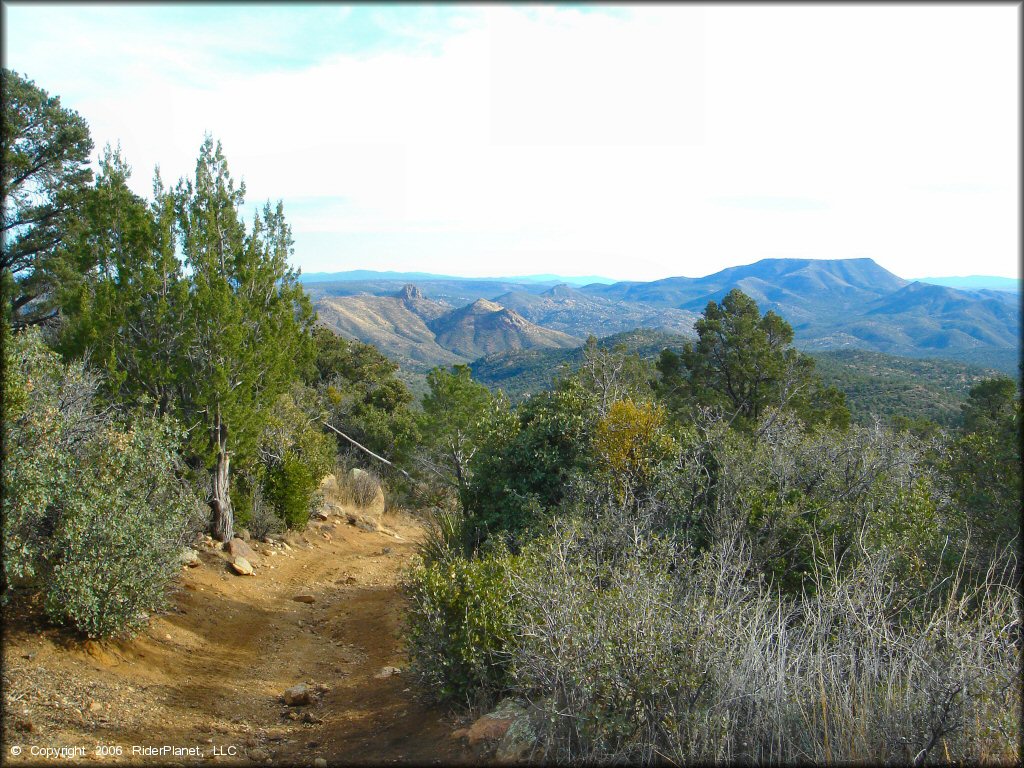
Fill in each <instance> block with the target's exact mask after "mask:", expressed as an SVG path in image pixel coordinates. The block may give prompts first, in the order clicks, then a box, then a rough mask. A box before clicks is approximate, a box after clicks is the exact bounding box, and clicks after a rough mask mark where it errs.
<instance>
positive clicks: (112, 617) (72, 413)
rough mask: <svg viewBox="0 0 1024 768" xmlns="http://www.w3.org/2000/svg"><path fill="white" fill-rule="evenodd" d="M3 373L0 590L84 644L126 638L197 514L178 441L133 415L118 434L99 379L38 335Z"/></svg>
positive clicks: (166, 427) (21, 342) (158, 423)
mask: <svg viewBox="0 0 1024 768" xmlns="http://www.w3.org/2000/svg"><path fill="white" fill-rule="evenodd" d="M4 363H5V373H6V374H7V375H6V377H5V382H4V396H5V406H6V409H5V412H4V428H5V430H6V437H7V441H6V443H5V455H4V457H3V458H4V461H3V468H4V472H3V480H4V519H3V524H4V525H3V527H4V580H5V587H13V586H21V587H25V588H28V589H36V590H39V591H40V592H41V593H42V594H43V597H44V605H45V608H46V611H47V613H48V614H49V616H50V617H51V618H52V619H53V620H54V621H56V622H58V623H62V624H66V625H68V626H71V627H73V628H75V629H77V630H79V631H81V632H83V633H85V634H87V635H89V636H92V637H101V636H107V635H115V634H126V633H130V632H131V631H132V630H134V629H136V628H137V627H138V626H139V624H140V623H141V622H142V621H143V620H144V619H145V614H146V613H148V612H151V611H154V610H157V609H158V608H159V607H160V606H161V605H162V604H163V601H164V597H165V592H166V587H167V585H168V583H169V581H170V579H171V578H172V577H173V576H174V574H175V573H176V572H177V570H178V568H179V561H178V555H179V553H180V549H181V546H182V544H183V543H184V540H185V538H186V537H187V535H188V533H189V532H190V531H191V529H192V527H193V525H194V523H195V517H196V515H198V514H200V505H199V503H198V501H197V500H196V499H195V497H194V495H193V494H192V493H191V491H190V489H189V487H188V486H187V485H186V484H185V483H184V482H182V481H181V480H179V475H180V473H181V470H182V469H183V468H182V466H181V462H180V457H179V454H178V445H179V434H178V432H177V431H176V430H175V428H174V427H173V425H172V424H171V422H169V421H166V420H157V419H153V418H151V417H147V416H144V415H142V414H135V415H134V416H133V417H132V420H131V426H128V427H125V426H122V425H119V424H118V423H116V422H115V421H114V419H113V418H112V416H111V412H110V411H109V410H102V411H101V410H100V409H99V408H98V407H97V404H96V401H95V394H96V389H97V384H98V379H97V378H96V377H95V376H93V375H91V374H90V373H89V372H88V371H86V369H85V368H84V366H83V365H82V364H81V363H73V364H71V365H67V366H65V365H62V364H61V363H60V361H59V359H58V358H57V356H56V355H55V354H54V353H53V352H51V351H49V350H48V349H47V348H46V347H45V346H44V345H43V343H42V339H41V337H40V335H39V334H38V332H36V331H25V332H23V333H20V334H18V335H17V336H15V337H14V338H13V340H12V341H11V343H10V344H9V345H8V349H6V350H5V360H4ZM5 597H6V594H5Z"/></svg>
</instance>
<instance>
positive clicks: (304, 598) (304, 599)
mask: <svg viewBox="0 0 1024 768" xmlns="http://www.w3.org/2000/svg"><path fill="white" fill-rule="evenodd" d="M292 600H294V601H295V602H297V603H315V602H316V598H315V597H313V596H312V595H296V596H295V597H293V598H292Z"/></svg>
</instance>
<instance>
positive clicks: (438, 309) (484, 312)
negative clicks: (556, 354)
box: [316, 284, 583, 372]
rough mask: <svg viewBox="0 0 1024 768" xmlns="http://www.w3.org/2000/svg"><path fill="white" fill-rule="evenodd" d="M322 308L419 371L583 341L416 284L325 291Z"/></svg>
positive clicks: (342, 326)
mask: <svg viewBox="0 0 1024 768" xmlns="http://www.w3.org/2000/svg"><path fill="white" fill-rule="evenodd" d="M316 309H317V314H318V316H319V320H320V323H321V324H322V325H324V326H326V327H328V328H330V329H331V330H333V331H334V332H335V333H338V334H339V335H341V336H345V337H347V338H351V339H356V340H358V341H362V342H364V343H367V344H373V345H374V346H376V347H378V348H379V349H380V350H381V351H382V352H384V353H385V354H388V355H390V356H391V357H393V358H395V359H396V360H397V361H398V362H399V364H401V365H404V366H406V367H408V368H410V369H411V370H414V371H419V372H424V371H426V370H429V369H430V368H432V367H434V366H436V365H444V366H447V365H454V364H456V363H467V362H469V361H471V360H475V359H476V358H478V357H483V356H485V355H489V354H494V353H497V352H505V351H514V350H522V349H533V348H559V349H572V348H575V347H578V346H579V345H580V344H582V342H583V340H582V339H579V338H576V337H573V336H570V335H568V334H565V333H562V332H561V331H557V330H553V329H550V328H544V327H541V326H539V325H536V324H535V323H531V322H530V321H529V320H527V319H526V318H524V317H522V316H521V315H520V314H519V313H517V312H516V311H515V310H513V309H508V308H505V307H502V306H501V305H499V304H496V303H494V302H492V301H488V300H487V299H477V300H476V301H475V302H473V303H472V304H468V305H466V306H463V307H458V308H453V307H451V306H450V305H447V304H443V303H441V302H437V301H433V300H431V299H428V298H425V297H424V295H423V293H422V291H420V289H419V288H418V287H417V286H415V285H412V284H407V285H405V286H403V287H402V288H401V290H399V291H398V292H397V293H395V294H392V295H389V296H375V295H372V294H359V295H355V296H339V297H323V298H321V299H320V300H318V301H317V302H316Z"/></svg>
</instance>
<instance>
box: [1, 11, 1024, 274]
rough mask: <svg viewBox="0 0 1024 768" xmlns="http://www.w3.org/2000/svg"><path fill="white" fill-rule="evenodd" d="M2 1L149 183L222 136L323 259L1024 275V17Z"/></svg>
mask: <svg viewBox="0 0 1024 768" xmlns="http://www.w3.org/2000/svg"><path fill="white" fill-rule="evenodd" d="M3 6H4V13H5V25H4V30H5V37H6V39H5V46H4V57H5V61H4V64H5V66H8V67H10V68H12V69H14V70H16V71H18V72H21V73H23V74H25V75H27V76H28V77H30V78H32V79H33V80H35V81H36V83H37V84H38V85H40V86H41V87H43V88H45V89H46V90H48V91H49V92H51V93H53V94H57V95H59V96H60V97H61V99H62V101H63V103H64V104H65V105H66V106H69V107H71V108H73V109H76V110H78V111H79V112H80V113H81V114H82V115H83V116H84V117H85V118H86V119H87V120H88V122H89V124H90V126H91V129H92V133H93V137H94V140H95V141H96V145H97V150H99V149H101V148H102V146H103V145H104V144H105V143H107V142H110V143H118V142H120V144H121V146H122V149H123V151H124V154H125V155H126V157H127V158H128V160H129V162H131V164H132V165H133V167H134V168H135V169H136V172H135V177H134V179H133V185H134V186H135V188H136V190H137V191H138V192H139V193H140V194H148V192H149V190H150V180H151V178H152V172H153V168H154V166H155V165H156V164H158V163H159V165H160V166H161V172H162V174H163V177H164V179H165V180H166V181H168V182H173V181H174V180H176V179H177V178H179V177H180V176H182V175H184V174H188V173H189V172H190V171H191V169H192V166H193V164H194V162H195V157H196V154H197V152H198V148H199V145H200V144H201V142H202V139H203V134H204V133H205V132H207V131H208V132H210V133H211V134H213V135H214V137H216V138H218V139H220V140H221V141H222V142H223V145H224V150H225V152H226V154H227V157H228V160H229V163H230V165H231V167H232V170H233V172H234V173H235V175H236V176H239V177H244V179H245V181H246V185H247V188H248V192H249V199H250V201H251V202H252V203H254V204H261V203H262V202H263V201H264V200H266V199H267V198H271V199H273V200H277V199H278V198H280V199H283V200H284V204H285V212H286V215H287V216H288V218H289V221H290V222H291V223H292V226H293V229H294V232H295V240H296V252H295V262H296V264H297V265H298V266H301V267H302V268H303V270H305V271H308V272H320V271H338V270H346V269H394V270H410V271H413V270H418V271H431V272H439V273H446V274H465V275H477V276H481V275H498V274H501V275H507V274H528V273H540V272H543V273H550V272H555V273H561V274H567V275H572V274H604V275H607V276H609V277H613V278H620V279H655V278H660V277H666V276H670V275H691V276H695V275H703V274H708V273H711V272H714V271H717V270H718V269H721V268H723V267H726V266H730V265H734V264H739V263H748V262H752V261H756V260H758V259H761V258H765V257H781V256H794V257H813V258H845V257H861V256H869V257H872V258H874V259H875V260H876V261H878V262H879V263H880V264H882V265H883V266H885V267H886V268H888V269H890V270H892V271H893V272H896V273H897V274H899V275H901V276H904V277H917V276H922V275H954V274H957V275H962V274H993V275H1004V276H1016V275H1017V272H1018V264H1017V261H1018V254H1019V243H1018V232H1019V222H1018V213H1017V211H1018V208H1019V205H1018V202H1019V201H1018V186H1017V172H1018V168H1019V155H1018V152H1019V146H1018V145H1019V136H1020V133H1019V129H1020V126H1019V114H1020V111H1019V101H1018V99H1019V96H1020V88H1019V81H1018V77H1019V74H1018V71H1017V64H1018V54H1019V46H1020V40H1019V33H1018V31H1019V13H1020V9H1019V8H1016V7H1014V6H1009V5H997V6H980V7H975V6H968V5H964V6H949V5H940V6H921V5H914V6H873V5H869V6H860V5H856V6H848V5H821V6H770V5H753V6H750V5H736V6H718V5H709V6H706V7H704V6H695V5H680V6H661V5H659V6H628V7H626V6H624V7H615V6H609V5H599V6H590V7H588V6H581V5H571V6H522V5H514V6H499V5H483V6H467V5H458V6H442V7H431V6H419V5H417V6H411V5H381V6H368V5H359V6H353V7H346V6H343V5H335V4H312V5H297V4H292V5H283V4H282V5H274V4H256V5H240V4H230V5H220V6H217V5H192V4H187V5H186V4H175V5H154V4H140V5H117V4H110V3H107V4H97V5H86V4H78V3H76V4H71V5H63V6H60V5H54V4H30V3H18V2H5V3H4V4H3Z"/></svg>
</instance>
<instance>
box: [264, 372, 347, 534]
mask: <svg viewBox="0 0 1024 768" xmlns="http://www.w3.org/2000/svg"><path fill="white" fill-rule="evenodd" d="M334 449H335V445H334V440H333V439H332V438H331V437H330V436H329V435H327V434H325V433H324V430H323V428H322V427H321V425H320V411H319V402H318V401H317V399H316V397H315V393H314V392H313V391H312V390H310V389H308V388H306V387H303V386H301V385H299V384H294V385H292V388H291V390H290V391H289V392H286V393H284V394H282V395H279V396H278V398H277V401H276V402H275V404H274V407H273V408H272V409H271V410H270V412H269V413H268V415H267V422H266V425H265V426H264V428H263V433H262V435H261V436H260V441H259V455H260V462H261V467H260V470H259V477H260V478H261V486H262V498H263V500H264V501H265V502H266V503H268V504H269V505H270V506H271V507H272V508H273V510H274V512H275V513H276V515H277V516H278V517H279V518H280V519H281V520H283V521H284V522H285V524H286V525H287V526H288V527H289V528H302V527H303V526H305V524H306V522H307V521H308V519H309V514H310V512H312V510H313V507H314V506H315V505H316V504H317V503H318V497H317V493H316V491H317V488H318V487H319V485H320V480H321V479H322V478H323V477H324V475H326V474H327V473H328V472H330V470H331V467H332V466H333V465H334V452H335V450H334Z"/></svg>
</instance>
